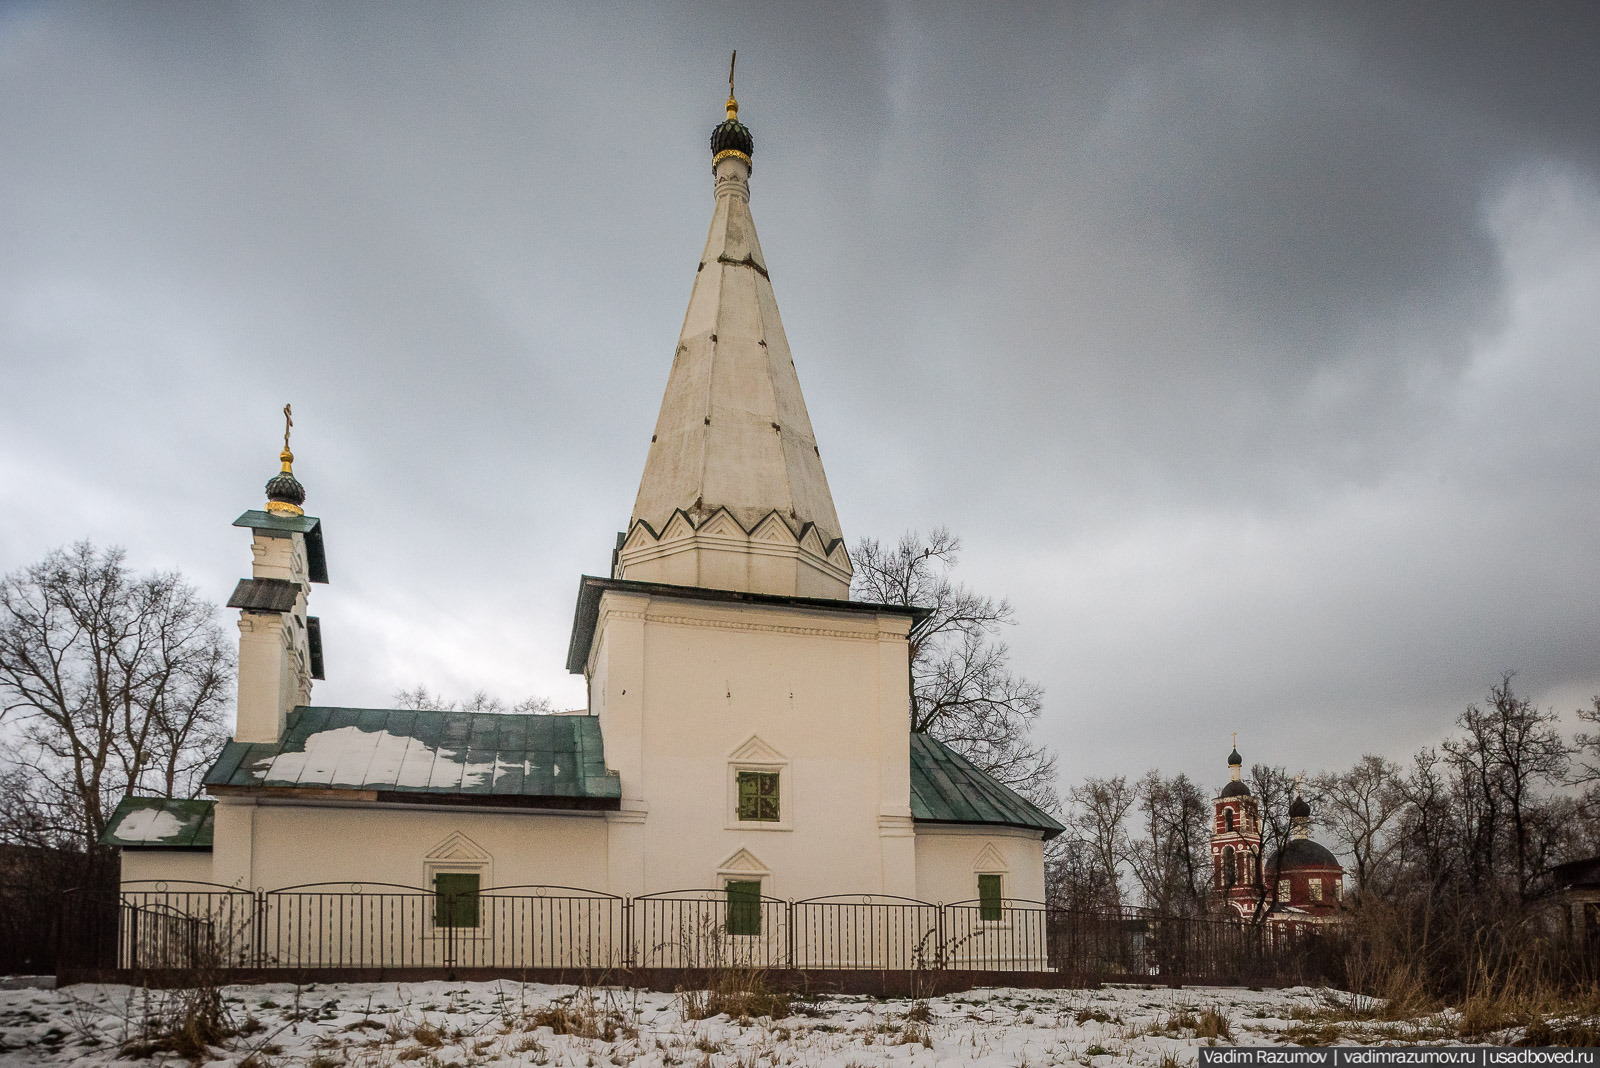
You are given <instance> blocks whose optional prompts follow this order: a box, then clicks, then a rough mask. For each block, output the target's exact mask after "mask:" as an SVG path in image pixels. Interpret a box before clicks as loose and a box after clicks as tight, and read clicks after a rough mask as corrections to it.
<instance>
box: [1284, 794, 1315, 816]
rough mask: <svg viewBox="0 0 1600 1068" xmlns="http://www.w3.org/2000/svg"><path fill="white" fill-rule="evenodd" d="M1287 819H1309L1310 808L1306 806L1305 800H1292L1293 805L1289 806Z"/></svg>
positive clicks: (1299, 798) (1300, 798)
mask: <svg viewBox="0 0 1600 1068" xmlns="http://www.w3.org/2000/svg"><path fill="white" fill-rule="evenodd" d="M1289 818H1290V819H1292V820H1296V819H1302V818H1303V819H1310V818H1311V806H1310V805H1308V804H1306V799H1305V798H1303V797H1297V798H1295V799H1294V803H1293V804H1292V805H1290V806H1289Z"/></svg>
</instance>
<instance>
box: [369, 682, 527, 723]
mask: <svg viewBox="0 0 1600 1068" xmlns="http://www.w3.org/2000/svg"><path fill="white" fill-rule="evenodd" d="M390 699H391V700H392V701H394V706H395V707H396V708H410V709H415V710H417V711H424V712H513V713H519V714H523V715H535V716H548V715H551V714H553V713H554V712H555V710H556V709H555V706H554V705H552V704H551V703H550V699H549V698H548V697H524V698H523V699H522V700H520V701H518V702H517V703H516V704H512V705H508V704H506V703H505V701H504V700H503V699H502V698H499V697H490V696H489V694H488V692H487V691H484V690H478V691H476V692H474V693H473V694H472V696H471V697H467V698H464V699H458V698H453V697H452V698H448V699H447V698H446V697H445V696H444V695H443V694H441V693H434V692H433V691H432V690H430V689H428V688H427V687H426V686H424V685H422V684H421V683H418V684H417V685H416V687H415V688H413V689H410V690H396V691H395V693H394V696H393V697H391V698H390Z"/></svg>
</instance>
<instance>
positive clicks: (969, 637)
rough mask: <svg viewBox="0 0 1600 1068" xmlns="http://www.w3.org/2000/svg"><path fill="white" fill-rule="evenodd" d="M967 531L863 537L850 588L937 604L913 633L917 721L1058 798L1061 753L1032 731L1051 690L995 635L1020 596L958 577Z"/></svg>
mask: <svg viewBox="0 0 1600 1068" xmlns="http://www.w3.org/2000/svg"><path fill="white" fill-rule="evenodd" d="M960 549H961V541H960V539H959V538H956V537H955V536H954V535H952V534H951V533H950V532H949V531H948V530H946V529H945V528H943V527H939V528H937V529H935V530H933V531H932V532H931V533H930V534H929V535H928V537H927V538H926V539H923V538H922V537H920V536H919V535H918V534H917V532H916V531H910V532H908V533H907V534H905V535H904V536H903V537H901V539H900V541H899V543H898V544H896V545H894V546H885V545H882V544H880V543H879V542H878V541H877V539H875V538H862V539H861V540H860V541H858V542H856V545H855V549H854V551H853V552H852V554H851V559H852V561H853V563H854V564H855V569H856V571H855V580H854V583H853V585H852V589H851V595H852V596H854V597H856V598H857V599H859V600H863V601H874V602H877V603H879V604H895V605H917V606H920V607H923V608H928V609H931V610H932V614H931V615H930V616H929V617H928V619H927V620H925V621H924V622H923V623H922V624H921V625H920V626H918V627H917V628H916V629H915V630H914V631H913V632H912V634H911V729H912V730H913V731H915V732H918V733H927V734H931V735H933V736H934V737H935V738H937V739H939V740H940V741H941V742H944V743H945V744H946V745H948V746H950V748H952V749H954V750H955V751H956V752H958V753H960V754H961V755H962V756H964V757H966V758H967V759H968V760H970V761H972V762H973V763H974V764H976V765H977V766H978V767H980V768H982V769H983V770H984V771H986V772H988V773H989V774H990V775H993V776H994V777H995V778H996V779H998V780H1000V781H1001V782H1003V783H1005V784H1006V785H1007V786H1009V787H1011V788H1012V789H1013V790H1016V791H1017V792H1018V793H1020V794H1022V795H1023V796H1024V797H1027V798H1028V799H1029V800H1031V801H1033V802H1034V803H1035V804H1038V805H1040V806H1041V807H1044V808H1054V807H1056V806H1057V805H1058V804H1059V800H1058V797H1057V794H1056V759H1055V754H1053V753H1051V752H1050V751H1049V750H1048V749H1046V748H1045V747H1044V746H1043V745H1040V744H1038V743H1036V742H1034V741H1033V739H1032V737H1031V735H1030V732H1031V730H1032V727H1033V725H1034V723H1035V722H1036V721H1037V720H1038V718H1039V713H1040V711H1041V710H1042V709H1043V697H1044V690H1043V688H1042V687H1040V686H1039V685H1038V684H1036V683H1033V682H1030V681H1029V680H1027V679H1025V678H1023V677H1022V676H1021V675H1018V674H1015V673H1014V672H1013V671H1012V670H1011V665H1010V657H1011V654H1010V650H1008V649H1007V648H1006V645H1005V643H1004V642H1002V641H1000V640H998V638H997V637H996V635H997V634H998V633H999V632H1000V629H1001V628H1002V627H1004V626H1008V625H1010V624H1011V623H1012V622H1014V621H1013V618H1012V608H1011V602H1010V601H1008V600H1006V599H1005V598H1000V599H999V600H995V599H994V598H992V597H986V596H984V595H983V594H979V593H976V592H974V591H972V590H970V589H968V588H967V587H966V586H964V585H961V584H960V583H957V582H955V581H953V580H952V579H951V577H950V572H951V570H952V569H953V568H954V567H955V566H956V561H957V557H958V555H959V552H960Z"/></svg>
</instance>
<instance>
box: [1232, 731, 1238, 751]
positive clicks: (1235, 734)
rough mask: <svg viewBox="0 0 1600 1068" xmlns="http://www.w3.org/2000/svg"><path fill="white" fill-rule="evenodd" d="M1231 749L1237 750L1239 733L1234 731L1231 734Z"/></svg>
mask: <svg viewBox="0 0 1600 1068" xmlns="http://www.w3.org/2000/svg"><path fill="white" fill-rule="evenodd" d="M1233 747H1234V748H1235V749H1237V748H1239V732H1238V731H1234V732H1233Z"/></svg>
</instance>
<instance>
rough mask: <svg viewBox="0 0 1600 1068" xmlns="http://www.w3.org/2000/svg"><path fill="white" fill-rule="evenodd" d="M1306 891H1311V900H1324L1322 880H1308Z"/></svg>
mask: <svg viewBox="0 0 1600 1068" xmlns="http://www.w3.org/2000/svg"><path fill="white" fill-rule="evenodd" d="M1306 889H1308V890H1310V891H1311V900H1312V901H1321V900H1322V880H1321V879H1307V880H1306Z"/></svg>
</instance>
